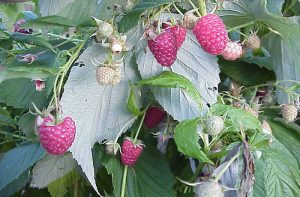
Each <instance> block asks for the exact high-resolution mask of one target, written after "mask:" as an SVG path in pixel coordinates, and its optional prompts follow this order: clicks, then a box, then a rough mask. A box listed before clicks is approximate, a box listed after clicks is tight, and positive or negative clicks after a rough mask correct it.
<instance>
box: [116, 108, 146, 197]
mask: <svg viewBox="0 0 300 197" xmlns="http://www.w3.org/2000/svg"><path fill="white" fill-rule="evenodd" d="M150 104H151V103H149V104H148V105H147V107H146V108H145V110H144V113H143V116H142V119H141V122H140V125H139V127H138V130H137V132H136V134H135V137H134V140H133V143H134V144H135V143H136V141H137V138H138V136H139V133H140V130H141V128H142V125H143V123H144V119H145V116H146V111H147V109H148V107H149V106H150ZM127 171H128V166H127V165H125V167H124V172H123V179H122V190H121V197H124V196H125V190H126V181H127Z"/></svg>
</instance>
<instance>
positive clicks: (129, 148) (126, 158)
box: [121, 138, 143, 166]
mask: <svg viewBox="0 0 300 197" xmlns="http://www.w3.org/2000/svg"><path fill="white" fill-rule="evenodd" d="M121 151H122V153H121V161H122V164H123V165H127V166H133V165H134V164H135V163H136V161H137V160H138V158H139V156H140V155H141V154H142V152H143V144H141V143H140V142H138V144H134V143H133V141H132V139H130V138H126V139H125V140H124V142H123V144H122V150H121Z"/></svg>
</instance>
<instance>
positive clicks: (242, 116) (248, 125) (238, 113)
mask: <svg viewBox="0 0 300 197" xmlns="http://www.w3.org/2000/svg"><path fill="white" fill-rule="evenodd" d="M210 111H211V113H212V114H214V115H218V116H225V117H226V120H225V123H226V126H229V128H228V129H229V130H233V131H236V132H239V131H240V130H241V129H243V130H244V131H246V130H251V129H252V130H258V131H261V124H260V122H259V120H258V119H257V118H256V117H255V116H253V115H252V114H251V113H250V112H247V111H245V110H242V109H238V108H236V107H233V106H229V105H224V104H219V103H216V104H214V105H213V106H212V107H211V108H210ZM227 118H228V119H229V122H228V121H227Z"/></svg>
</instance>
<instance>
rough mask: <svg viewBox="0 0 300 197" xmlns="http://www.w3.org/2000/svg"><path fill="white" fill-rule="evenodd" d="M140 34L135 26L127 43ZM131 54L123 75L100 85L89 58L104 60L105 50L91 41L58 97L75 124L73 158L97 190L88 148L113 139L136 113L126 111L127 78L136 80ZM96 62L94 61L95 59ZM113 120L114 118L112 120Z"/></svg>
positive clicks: (132, 119)
mask: <svg viewBox="0 0 300 197" xmlns="http://www.w3.org/2000/svg"><path fill="white" fill-rule="evenodd" d="M140 36H141V35H140V34H139V33H137V32H136V29H135V30H133V31H131V32H130V34H128V36H127V37H128V42H130V43H129V44H131V42H137V40H138V39H139V38H140ZM132 55H133V53H132V52H127V53H126V54H125V57H124V64H125V65H121V66H120V68H121V70H122V73H123V74H124V76H123V77H122V79H121V81H120V83H118V84H116V85H107V86H106V85H99V84H98V82H97V80H96V67H97V66H98V65H94V64H93V62H92V60H95V58H96V61H97V62H98V63H99V65H100V64H101V63H104V62H105V60H106V49H105V48H103V47H102V46H101V45H100V44H95V43H93V44H92V45H91V46H89V47H88V48H87V49H86V50H85V51H84V52H83V53H82V54H81V56H80V57H79V59H78V62H81V63H83V65H84V66H82V67H77V66H75V67H73V68H72V70H71V73H70V76H69V78H68V81H67V82H66V85H65V88H64V94H63V96H62V99H61V105H62V109H63V116H65V117H66V116H70V117H72V119H73V120H74V121H75V123H76V127H77V130H76V136H75V140H74V142H73V145H72V146H71V148H70V151H71V152H72V155H73V157H74V158H75V159H76V161H77V162H78V164H79V165H80V166H81V167H82V170H83V172H84V173H85V174H86V176H87V178H88V180H89V181H90V183H91V184H92V186H93V187H94V189H95V190H96V191H97V187H96V183H95V179H94V176H95V174H94V164H93V158H92V152H91V149H92V147H93V145H94V144H95V143H96V142H101V141H103V140H108V141H109V140H115V138H116V137H117V136H118V134H119V133H120V132H125V131H126V130H127V129H128V128H129V127H130V126H131V125H132V124H133V122H134V120H135V119H136V116H134V115H133V114H131V113H130V112H128V110H127V100H128V97H129V95H130V85H129V83H128V81H132V82H135V81H136V80H137V78H138V77H137V75H136V70H135V67H136V64H135V62H134V60H133V56H132ZM96 61H95V62H96ZM112 120H113V121H112Z"/></svg>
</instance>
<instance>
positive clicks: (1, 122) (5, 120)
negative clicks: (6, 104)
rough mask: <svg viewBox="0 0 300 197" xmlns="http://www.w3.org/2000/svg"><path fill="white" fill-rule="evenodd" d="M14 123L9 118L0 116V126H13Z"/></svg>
mask: <svg viewBox="0 0 300 197" xmlns="http://www.w3.org/2000/svg"><path fill="white" fill-rule="evenodd" d="M15 124H16V121H15V120H14V119H12V118H10V117H7V116H5V115H3V114H0V125H15Z"/></svg>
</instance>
